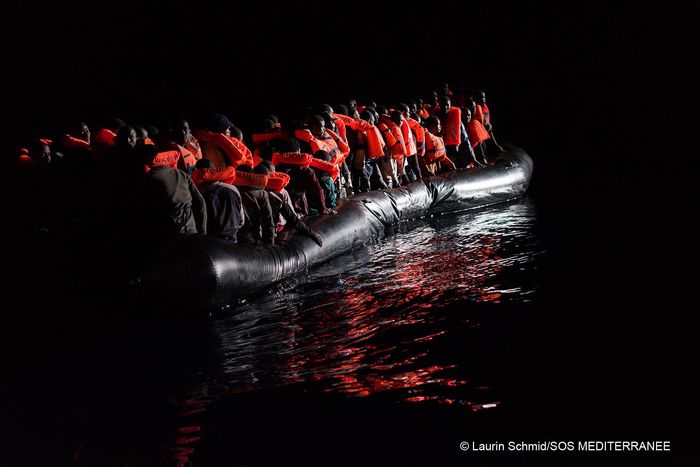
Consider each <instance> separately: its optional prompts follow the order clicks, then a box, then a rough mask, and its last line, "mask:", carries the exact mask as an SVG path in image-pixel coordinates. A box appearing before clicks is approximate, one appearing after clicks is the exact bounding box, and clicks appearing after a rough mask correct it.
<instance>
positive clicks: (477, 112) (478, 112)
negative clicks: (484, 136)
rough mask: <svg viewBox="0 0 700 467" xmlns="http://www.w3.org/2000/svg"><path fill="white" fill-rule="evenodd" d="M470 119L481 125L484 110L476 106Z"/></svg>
mask: <svg viewBox="0 0 700 467" xmlns="http://www.w3.org/2000/svg"><path fill="white" fill-rule="evenodd" d="M472 119H473V120H476V121H477V122H479V123H481V124H483V123H484V109H483V107H482V106H481V104H476V110H475V111H474V115H472Z"/></svg>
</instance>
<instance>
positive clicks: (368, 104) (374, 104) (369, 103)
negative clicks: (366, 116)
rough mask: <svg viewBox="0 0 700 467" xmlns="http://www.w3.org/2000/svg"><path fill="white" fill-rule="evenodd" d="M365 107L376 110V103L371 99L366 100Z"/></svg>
mask: <svg viewBox="0 0 700 467" xmlns="http://www.w3.org/2000/svg"><path fill="white" fill-rule="evenodd" d="M366 107H374V108H375V109H376V108H377V101H374V100H372V99H370V100H368V101H367V105H366Z"/></svg>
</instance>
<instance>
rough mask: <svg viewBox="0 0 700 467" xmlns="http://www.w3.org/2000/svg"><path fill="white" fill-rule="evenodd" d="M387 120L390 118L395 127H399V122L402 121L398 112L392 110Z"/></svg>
mask: <svg viewBox="0 0 700 467" xmlns="http://www.w3.org/2000/svg"><path fill="white" fill-rule="evenodd" d="M389 118H391V121H392V122H394V123H396V124H397V125H401V122H402V121H403V116H402V115H401V112H399V111H398V110H394V111H393V112H391V115H390V116H389Z"/></svg>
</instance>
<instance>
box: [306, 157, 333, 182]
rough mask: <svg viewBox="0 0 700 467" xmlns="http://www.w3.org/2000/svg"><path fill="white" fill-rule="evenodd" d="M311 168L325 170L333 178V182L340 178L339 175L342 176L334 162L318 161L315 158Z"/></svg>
mask: <svg viewBox="0 0 700 467" xmlns="http://www.w3.org/2000/svg"><path fill="white" fill-rule="evenodd" d="M309 166H311V167H313V168H315V169H318V170H323V171H324V172H326V173H327V174H328V175H330V176H331V178H332V179H333V181H335V180H336V179H337V178H338V175H340V168H339V167H338V166H337V165H335V164H333V163H332V162H328V161H324V160H321V159H317V158H315V157H314V158H313V159H312V160H311V163H310V164H309Z"/></svg>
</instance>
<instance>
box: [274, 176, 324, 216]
mask: <svg viewBox="0 0 700 467" xmlns="http://www.w3.org/2000/svg"><path fill="white" fill-rule="evenodd" d="M277 170H280V171H282V172H285V173H286V174H287V175H289V177H290V180H289V185H287V191H288V192H289V196H290V197H291V199H292V203H293V204H294V208H295V209H296V210H297V212H299V213H301V214H304V215H306V214H321V213H323V212H324V211H325V210H326V202H325V199H324V195H323V188H321V185H320V184H319V182H318V179H317V178H316V174H315V173H314V171H313V169H311V168H309V167H299V166H296V165H284V166H280V167H278V169H277Z"/></svg>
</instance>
